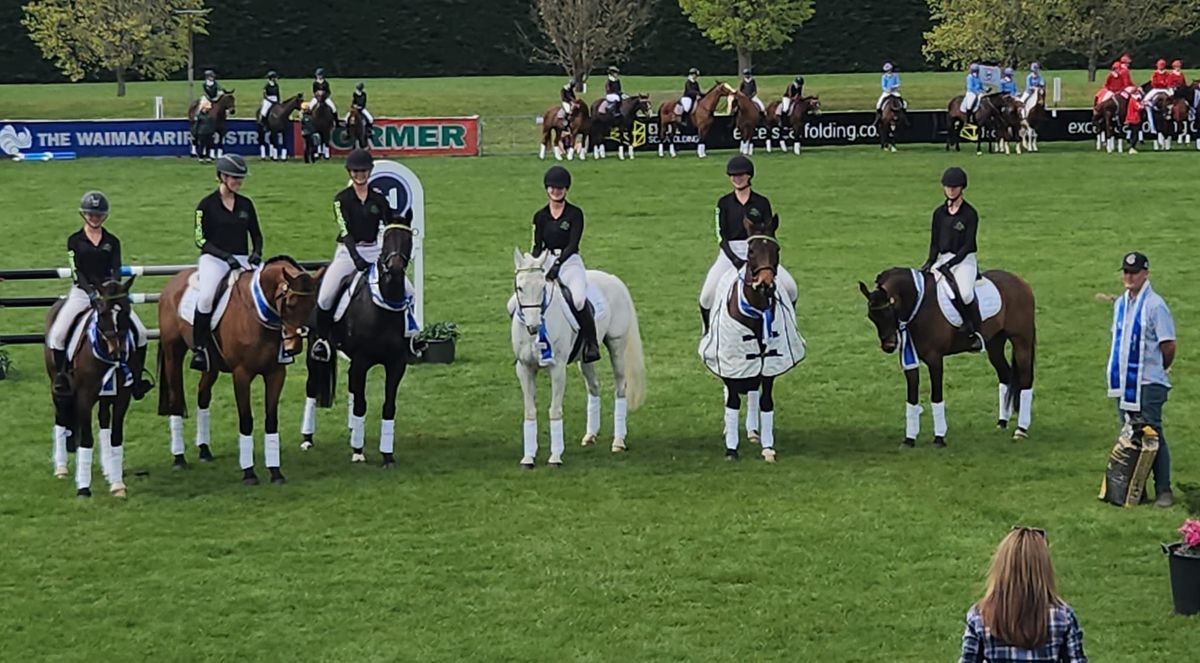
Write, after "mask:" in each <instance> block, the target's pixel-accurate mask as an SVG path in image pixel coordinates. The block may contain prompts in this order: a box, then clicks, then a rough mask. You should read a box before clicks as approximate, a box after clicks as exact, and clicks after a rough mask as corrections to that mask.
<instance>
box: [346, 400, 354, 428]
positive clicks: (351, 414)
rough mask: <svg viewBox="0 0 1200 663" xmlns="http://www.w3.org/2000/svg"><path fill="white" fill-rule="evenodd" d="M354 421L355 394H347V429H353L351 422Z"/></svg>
mask: <svg viewBox="0 0 1200 663" xmlns="http://www.w3.org/2000/svg"><path fill="white" fill-rule="evenodd" d="M353 419H354V394H346V428H351V426H350V421H351V420H353Z"/></svg>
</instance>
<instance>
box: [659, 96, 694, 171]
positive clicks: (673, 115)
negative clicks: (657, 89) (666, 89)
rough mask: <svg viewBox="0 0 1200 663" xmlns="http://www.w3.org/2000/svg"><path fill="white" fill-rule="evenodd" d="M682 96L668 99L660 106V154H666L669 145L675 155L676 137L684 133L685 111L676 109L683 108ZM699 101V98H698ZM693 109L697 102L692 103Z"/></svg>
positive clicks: (672, 154) (671, 152)
mask: <svg viewBox="0 0 1200 663" xmlns="http://www.w3.org/2000/svg"><path fill="white" fill-rule="evenodd" d="M680 99H681V97H675V98H674V99H668V100H667V101H664V102H663V103H661V104H659V106H658V156H660V157H661V156H666V154H665V152H666V151H667V148H665V147H664V145H665V146H669V148H670V154H671V156H672V157H674V156H675V137H676V136H678V135H680V134H682V133H683V113H682V112H677V111H676V109H677V108H680V109H681V104H680ZM697 101H699V99H697ZM692 111H693V112H695V104H692Z"/></svg>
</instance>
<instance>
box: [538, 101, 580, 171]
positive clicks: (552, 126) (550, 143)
mask: <svg viewBox="0 0 1200 663" xmlns="http://www.w3.org/2000/svg"><path fill="white" fill-rule="evenodd" d="M561 112H562V105H561V104H560V105H556V106H551V107H550V108H548V109H546V112H545V113H542V142H541V145H540V146H539V148H538V158H539V159H545V158H546V149H547V148H552V149H553V152H554V158H555V159H556V160H558V161H562V159H563V154H564V153H566V157H567V159H568V160H570V159H573V158H574V153H575V150H576V147H575V141H576V138H577V137H579V136H580V135H581V134H582V133H583V129H584V127H585V126H586V123H587V121H588V119H589V116H588V107H587V104H586V103H585V102H584V101H583V100H582V99H575V100H574V101H572V102H571V113H570V114H569V115H568V116H567V117H566V128H565V129H564V128H563V122H562V121H560V120H559V113H561ZM579 158H580V159H582V158H583V146H580V147H579Z"/></svg>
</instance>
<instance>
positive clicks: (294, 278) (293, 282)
mask: <svg viewBox="0 0 1200 663" xmlns="http://www.w3.org/2000/svg"><path fill="white" fill-rule="evenodd" d="M283 280H285V281H287V284H288V289H289V290H291V289H293V288H295V287H296V283H297V282H298V281H299V280H300V277H298V276H292V275H291V274H289V273H288V272H287V270H284V272H283Z"/></svg>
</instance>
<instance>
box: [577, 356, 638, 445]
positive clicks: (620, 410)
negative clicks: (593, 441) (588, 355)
mask: <svg viewBox="0 0 1200 663" xmlns="http://www.w3.org/2000/svg"><path fill="white" fill-rule="evenodd" d="M627 342H628V341H627V339H625V338H620V339H616V338H609V339H608V340H606V341H605V345H607V346H608V358H609V361H610V362H611V364H612V372H613V441H612V452H613V453H615V454H618V453H621V452H623V451H625V449H626V447H625V438H626V437H628V436H629V431H628V429H627V428H626V420H627V419H628V417H629V404H628V402H627V401H626V400H625V386H626V385H625V344H626V343H627ZM584 365H585V366H586V365H587V364H584ZM597 388H599V385H597ZM599 416H600V412H599V411H598V410H597V412H596V417H597V418H599ZM597 428H598V426H597Z"/></svg>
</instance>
